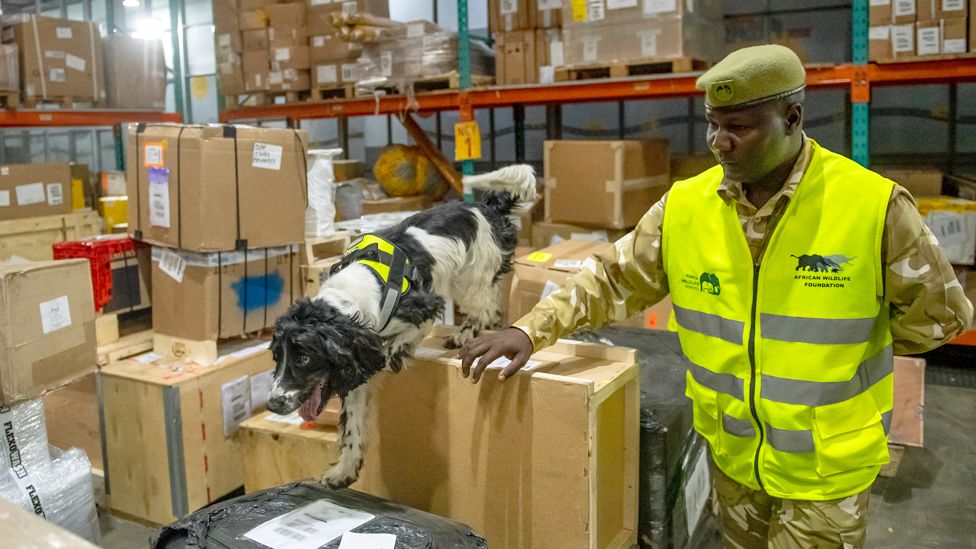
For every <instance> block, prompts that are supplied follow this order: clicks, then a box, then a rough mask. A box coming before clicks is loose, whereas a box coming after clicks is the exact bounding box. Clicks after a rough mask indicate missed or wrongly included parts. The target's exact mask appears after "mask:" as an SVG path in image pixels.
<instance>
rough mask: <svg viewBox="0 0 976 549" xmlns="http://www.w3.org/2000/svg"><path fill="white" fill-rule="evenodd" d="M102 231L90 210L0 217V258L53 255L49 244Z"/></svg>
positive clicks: (46, 257)
mask: <svg viewBox="0 0 976 549" xmlns="http://www.w3.org/2000/svg"><path fill="white" fill-rule="evenodd" d="M101 233H102V219H101V218H100V217H98V214H97V213H96V212H94V211H92V210H82V211H77V212H74V213H70V214H63V215H46V216H42V217H29V218H26V219H9V220H7V221H0V260H4V259H10V258H11V257H12V256H15V255H16V256H19V257H23V258H24V259H27V260H30V261H48V260H51V259H53V258H54V254H53V252H52V250H51V245H52V244H54V243H56V242H65V241H68V240H80V239H82V238H85V237H87V236H95V235H99V234H101Z"/></svg>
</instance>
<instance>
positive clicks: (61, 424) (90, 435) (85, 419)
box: [44, 373, 103, 471]
mask: <svg viewBox="0 0 976 549" xmlns="http://www.w3.org/2000/svg"><path fill="white" fill-rule="evenodd" d="M44 419H45V423H46V424H47V438H48V442H50V443H51V444H52V445H54V446H57V447H58V448H61V449H68V448H81V449H82V450H84V451H85V454H87V455H88V460H89V461H91V466H92V469H96V470H99V471H100V470H102V468H103V462H102V435H101V432H102V429H101V426H100V423H99V416H98V387H97V382H96V374H94V373H92V374H89V375H87V376H85V377H83V378H81V379H80V380H78V381H76V382H74V383H71V384H68V385H65V386H64V387H61V388H59V389H55V390H54V391H51V392H50V393H48V394H46V395H44Z"/></svg>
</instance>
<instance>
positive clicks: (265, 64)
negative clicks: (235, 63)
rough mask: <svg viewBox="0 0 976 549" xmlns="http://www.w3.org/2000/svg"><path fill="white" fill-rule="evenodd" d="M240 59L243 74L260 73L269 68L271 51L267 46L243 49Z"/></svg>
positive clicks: (265, 71)
mask: <svg viewBox="0 0 976 549" xmlns="http://www.w3.org/2000/svg"><path fill="white" fill-rule="evenodd" d="M244 32H250V31H244ZM241 59H242V67H243V68H244V73H245V74H261V73H267V72H268V71H270V70H271V52H270V51H268V49H267V48H264V49H258V50H252V51H245V52H244V55H243V56H242V57H241Z"/></svg>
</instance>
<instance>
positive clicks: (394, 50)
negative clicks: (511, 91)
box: [356, 21, 495, 89]
mask: <svg viewBox="0 0 976 549" xmlns="http://www.w3.org/2000/svg"><path fill="white" fill-rule="evenodd" d="M470 52H471V57H470V59H471V74H472V75H492V74H495V58H494V53H493V52H492V50H491V49H490V48H488V46H486V45H484V44H483V43H481V42H479V41H476V40H471V46H470ZM457 70H458V39H457V34H456V33H454V32H451V31H448V30H444V29H442V28H440V27H438V26H436V25H434V24H432V23H429V22H426V21H418V22H414V23H407V24H406V25H404V26H402V27H397V28H394V29H384V30H383V32H382V34H381V37H380V38H379V39H378V40H377V41H375V42H370V43H367V44H364V46H363V54H362V56H361V57H360V58H359V61H358V65H357V72H358V79H357V82H356V86H357V87H359V88H367V89H369V88H377V87H397V88H401V89H403V88H407V87H409V85H410V84H411V83H412V82H414V81H416V80H422V79H425V78H433V77H440V76H444V77H447V76H448V75H450V74H451V73H456V72H457Z"/></svg>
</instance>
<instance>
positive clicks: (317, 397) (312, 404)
mask: <svg viewBox="0 0 976 549" xmlns="http://www.w3.org/2000/svg"><path fill="white" fill-rule="evenodd" d="M321 403H322V387H316V388H315V390H314V391H312V396H310V397H308V400H306V401H305V402H303V403H302V406H301V408H299V409H298V415H300V416H302V419H303V420H305V421H315V418H316V417H317V416H318V411H319V404H321Z"/></svg>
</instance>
